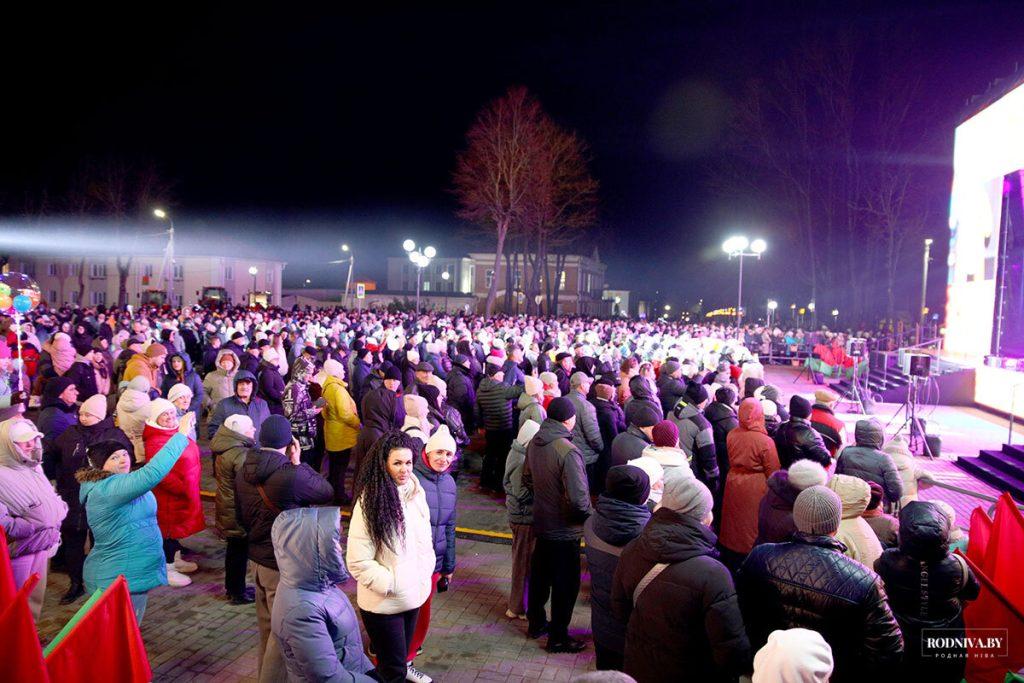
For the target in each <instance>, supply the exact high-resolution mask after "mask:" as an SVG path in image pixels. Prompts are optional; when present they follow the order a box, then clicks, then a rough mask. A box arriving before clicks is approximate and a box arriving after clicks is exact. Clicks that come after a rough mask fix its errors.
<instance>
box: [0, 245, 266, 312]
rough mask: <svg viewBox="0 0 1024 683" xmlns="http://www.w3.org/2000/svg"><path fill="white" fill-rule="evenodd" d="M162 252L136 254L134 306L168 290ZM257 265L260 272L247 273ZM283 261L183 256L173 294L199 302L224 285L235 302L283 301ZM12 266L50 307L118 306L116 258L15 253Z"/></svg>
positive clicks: (131, 288)
mask: <svg viewBox="0 0 1024 683" xmlns="http://www.w3.org/2000/svg"><path fill="white" fill-rule="evenodd" d="M162 268H163V255H157V256H133V257H132V259H131V263H130V265H129V268H128V279H127V281H126V282H125V285H126V290H127V293H128V303H129V304H131V305H133V306H135V305H138V304H139V303H140V302H142V301H143V299H144V295H145V294H147V293H148V292H150V291H160V292H165V291H166V290H167V283H166V281H165V275H164V273H163V272H162V270H161V269H162ZM250 268H255V269H256V275H255V276H253V275H251V274H250V273H249V269H250ZM284 268H285V263H284V262H283V261H269V260H266V259H243V258H234V257H224V256H180V257H176V258H175V259H174V264H173V267H172V275H173V296H172V301H171V302H170V303H173V304H174V305H176V306H192V305H194V304H197V303H199V299H200V297H201V296H202V293H203V289H204V288H205V287H223V288H224V289H225V290H227V296H228V300H229V301H230V302H231V303H236V304H244V303H248V302H249V301H250V300H251V298H252V296H253V293H255V294H256V300H257V301H259V302H266V303H268V304H271V305H277V304H279V303H280V301H281V276H282V273H283V271H284ZM8 270H11V271H18V272H23V273H25V274H26V275H28V276H29V277H31V278H33V279H34V280H35V281H36V283H38V285H39V289H40V290H42V295H43V300H44V301H46V303H47V304H49V305H51V306H61V305H65V304H67V305H76V304H80V305H82V306H100V305H106V306H115V305H117V303H118V300H117V299H118V288H119V278H118V268H117V257H108V256H103V257H100V256H96V257H89V256H86V257H79V258H60V257H53V256H27V255H25V256H23V255H12V256H11V259H10V262H9V263H8Z"/></svg>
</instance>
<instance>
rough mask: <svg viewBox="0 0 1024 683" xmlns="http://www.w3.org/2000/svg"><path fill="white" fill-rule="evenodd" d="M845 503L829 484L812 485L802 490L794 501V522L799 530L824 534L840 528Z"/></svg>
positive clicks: (818, 534)
mask: <svg viewBox="0 0 1024 683" xmlns="http://www.w3.org/2000/svg"><path fill="white" fill-rule="evenodd" d="M842 515H843V504H842V502H840V500H839V496H837V495H836V493H835V491H833V490H832V489H830V488H828V487H827V486H812V487H810V488H807V489H804V490H803V491H801V492H800V495H798V496H797V497H796V502H794V503H793V523H794V524H796V528H797V530H798V531H801V532H803V533H805V534H813V535H816V536H823V535H826V534H834V533H835V532H836V530H837V529H839V520H840V518H842Z"/></svg>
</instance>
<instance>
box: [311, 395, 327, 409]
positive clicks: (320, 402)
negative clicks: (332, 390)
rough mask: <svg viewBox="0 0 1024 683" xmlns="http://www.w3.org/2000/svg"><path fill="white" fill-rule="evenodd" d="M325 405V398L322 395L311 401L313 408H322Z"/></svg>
mask: <svg viewBox="0 0 1024 683" xmlns="http://www.w3.org/2000/svg"><path fill="white" fill-rule="evenodd" d="M325 405H327V399H326V398H324V397H323V396H321V397H320V398H318V399H317V400H315V401H313V407H314V408H323V407H324V406H325Z"/></svg>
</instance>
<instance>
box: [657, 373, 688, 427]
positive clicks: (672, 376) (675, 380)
mask: <svg viewBox="0 0 1024 683" xmlns="http://www.w3.org/2000/svg"><path fill="white" fill-rule="evenodd" d="M657 386H658V401H660V402H661V412H662V415H666V416H667V415H668V414H669V413H670V412H672V409H673V408H674V407H675V405H676V403H678V402H679V399H681V398H683V397H684V396H686V380H685V379H684V378H683V366H682V365H680V364H679V363H678V362H677V361H674V360H670V361H665V363H663V364H662V366H661V368H659V369H658V382H657Z"/></svg>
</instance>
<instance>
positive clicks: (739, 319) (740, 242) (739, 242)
mask: <svg viewBox="0 0 1024 683" xmlns="http://www.w3.org/2000/svg"><path fill="white" fill-rule="evenodd" d="M748 247H749V248H750V251H747V248H748ZM766 249H768V243H767V242H765V241H764V240H763V239H761V238H757V239H755V240H754V241H753V242H751V241H750V240H748V239H747V238H746V236H745V235H735V236H733V237H730V238H729V239H727V240H725V242H723V243H722V251H724V252H725V253H726V254H728V255H729V258H730V259H732V258H733V257H735V258H737V259H739V262H740V275H739V285H738V286H737V288H736V290H737V292H736V327H740V326H741V325H742V324H743V258H744V257H746V256H756V257H757V258H758V260H760V259H761V254H763V253H764V252H765V250H766Z"/></svg>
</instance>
